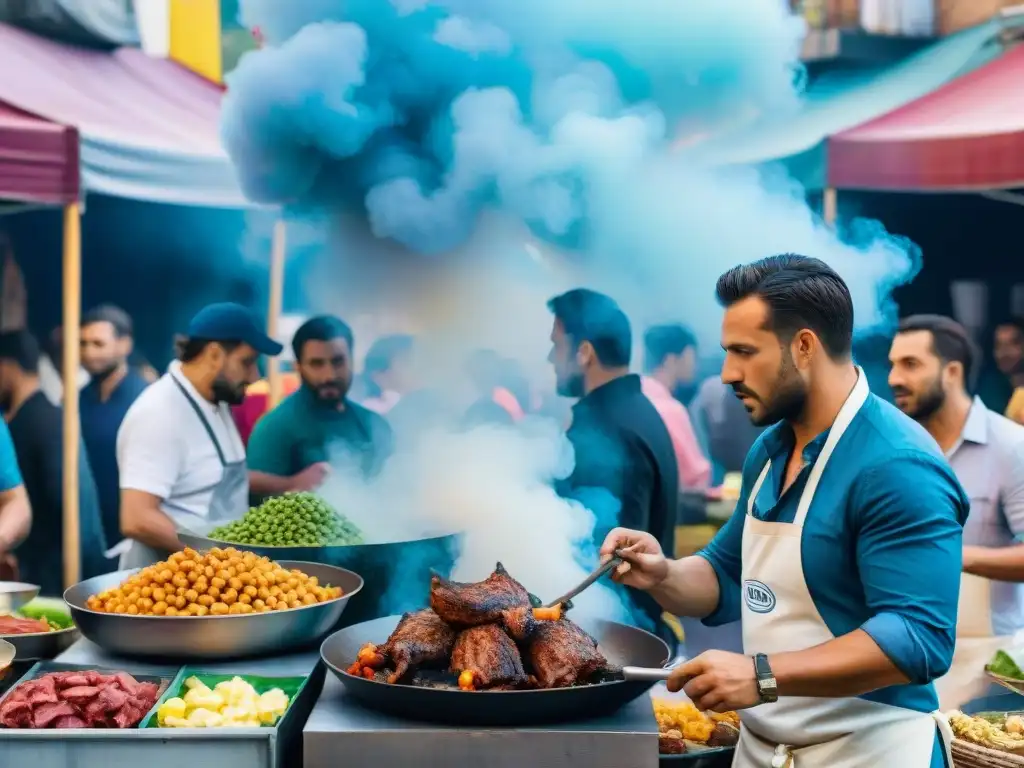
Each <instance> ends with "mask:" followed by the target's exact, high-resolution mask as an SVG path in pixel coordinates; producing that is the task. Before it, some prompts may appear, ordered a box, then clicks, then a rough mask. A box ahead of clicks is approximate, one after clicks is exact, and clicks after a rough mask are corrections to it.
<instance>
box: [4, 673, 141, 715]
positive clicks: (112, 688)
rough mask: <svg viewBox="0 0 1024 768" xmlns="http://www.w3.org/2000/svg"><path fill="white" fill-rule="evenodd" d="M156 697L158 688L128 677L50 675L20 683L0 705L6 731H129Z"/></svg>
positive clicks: (95, 674) (126, 675)
mask: <svg viewBox="0 0 1024 768" xmlns="http://www.w3.org/2000/svg"><path fill="white" fill-rule="evenodd" d="M159 696H160V686H158V685H156V684H155V683H146V682H139V681H138V680H136V679H135V678H134V677H132V676H131V675H129V674H127V673H126V672H117V673H115V674H112V675H104V674H102V673H100V672H96V671H94V670H90V671H87V672H51V673H49V674H46V675H43V676H42V677H38V678H35V679H33V680H28V681H26V682H24V683H21V684H20V685H18V686H17V687H15V688H14V689H13V690H11V692H10V693H8V694H7V697H6V698H5V699H4V700H3V703H2V704H0V725H3V726H5V727H7V728H131V727H133V726H135V725H138V723H139V721H140V720H142V718H143V717H144V716H145V715H146V713H147V712H148V711H149V710H150V709H152V708H153V705H154V704H156V700H157V699H158V698H159Z"/></svg>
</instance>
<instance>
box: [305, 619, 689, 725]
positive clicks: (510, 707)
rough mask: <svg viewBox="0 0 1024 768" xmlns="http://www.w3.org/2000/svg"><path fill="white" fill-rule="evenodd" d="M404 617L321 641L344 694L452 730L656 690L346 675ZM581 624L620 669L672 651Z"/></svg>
mask: <svg viewBox="0 0 1024 768" xmlns="http://www.w3.org/2000/svg"><path fill="white" fill-rule="evenodd" d="M400 620H401V616H388V617H386V618H383V619H376V620H374V621H367V622H364V623H362V624H356V625H355V626H352V627H347V628H345V629H342V630H339V631H338V632H335V633H334V634H333V635H331V636H330V637H329V638H327V639H326V640H325V641H324V644H323V646H322V647H321V649H320V655H321V656H322V657H323V660H324V663H326V664H327V666H328V668H329V669H330V670H331V671H332V672H333V673H334V674H335V675H336V676H337V677H338V679H339V680H340V681H341V682H342V684H343V685H344V686H345V688H346V690H347V692H348V693H349V694H351V696H352V697H353V698H354V699H357V700H358V701H359V702H360V703H361V704H363V705H365V706H368V707H372V708H374V709H378V710H380V711H383V712H386V713H388V714H391V715H396V716H398V717H404V718H408V719H410V720H420V721H429V722H441V723H449V724H453V725H495V726H517V725H538V724H542V723H551V722H564V721H567V720H577V719H584V718H590V717H597V716H600V715H606V714H609V713H611V712H615V711H616V710H618V709H620V708H621V707H623V706H625V705H626V704H628V703H629V702H631V701H633V699H635V698H637V697H638V696H641V695H643V694H644V693H646V692H647V691H648V690H650V688H651V687H652V686H653V685H654V683H653V681H652V682H641V681H635V680H630V681H626V680H614V681H609V682H603V683H597V684H594V685H581V686H573V687H570V688H558V689H555V690H532V691H529V690H528V691H474V692H466V691H459V690H451V689H447V688H428V687H419V686H411V685H391V684H388V683H383V682H377V681H375V680H366V679H364V678H361V677H356V676H354V675H350V674H348V673H347V672H346V671H345V670H346V669H347V668H348V667H349V666H350V665H351V664H352V662H353V661H354V660H355V658H356V654H357V653H358V652H359V649H360V648H361V647H362V646H363V645H365V644H366V643H376V644H383V642H384V641H385V640H386V639H387V637H388V635H390V634H391V632H392V631H393V630H394V629H395V627H396V626H397V625H398V622H399V621H400ZM579 624H580V626H581V627H583V629H585V630H586V631H587V632H589V633H590V634H591V635H592V636H593V637H594V639H595V640H597V643H598V648H599V649H600V650H601V652H602V653H603V654H604V655H605V657H606V658H607V659H608V661H609V662H611V663H612V664H613V665H616V666H627V665H630V666H642V667H660V666H663V665H664V664H665V663H666V662H667V661H668V658H669V650H668V646H667V645H665V643H664V642H663V641H662V640H660V639H659V638H657V637H655V636H654V635H652V634H650V633H649V632H645V631H644V630H642V629H637V628H636V627H630V626H626V625H625V624H617V623H615V622H611V621H603V620H597V621H583V620H581V621H580V622H579Z"/></svg>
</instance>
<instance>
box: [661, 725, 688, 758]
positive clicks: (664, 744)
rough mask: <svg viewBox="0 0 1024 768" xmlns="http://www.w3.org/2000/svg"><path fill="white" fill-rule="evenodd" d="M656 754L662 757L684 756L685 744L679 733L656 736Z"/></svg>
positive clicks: (670, 732) (673, 732) (672, 732)
mask: <svg viewBox="0 0 1024 768" xmlns="http://www.w3.org/2000/svg"><path fill="white" fill-rule="evenodd" d="M658 752H660V753H661V754H663V755H685V754H686V742H685V741H684V740H683V734H682V733H681V732H679V731H669V732H668V733H662V734H659V735H658Z"/></svg>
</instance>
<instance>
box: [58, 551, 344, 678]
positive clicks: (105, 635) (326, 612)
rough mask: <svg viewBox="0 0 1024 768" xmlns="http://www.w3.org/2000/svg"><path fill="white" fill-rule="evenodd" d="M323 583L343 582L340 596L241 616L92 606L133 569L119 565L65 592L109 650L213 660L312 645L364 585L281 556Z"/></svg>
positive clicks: (85, 626) (85, 630) (83, 625)
mask: <svg viewBox="0 0 1024 768" xmlns="http://www.w3.org/2000/svg"><path fill="white" fill-rule="evenodd" d="M278 563H279V564H280V565H281V566H282V567H284V568H298V569H300V570H301V571H303V572H304V573H306V574H308V575H310V576H316V577H317V578H318V579H319V580H320V583H321V584H331V585H333V586H340V587H341V588H342V590H343V594H342V596H341V597H340V598H338V599H337V600H331V601H329V602H326V603H318V604H316V605H307V606H303V607H302V608H293V609H290V610H287V611H271V612H269V613H249V614H244V615H237V616H129V615H126V614H111V613H101V612H99V611H93V610H90V609H89V608H87V607H86V605H85V604H86V600H88V598H89V597H90V596H92V595H95V594H97V593H99V592H102V591H104V590H105V589H110V588H111V587H115V586H117V585H118V584H120V583H122V582H123V581H124V580H125V579H126V578H127V577H128V576H130V575H131V574H132V573H135V571H134V570H131V571H118V572H116V573H108V574H106V575H104V576H96V577H95V578H92V579H87V580H86V581H83V582H81V583H80V584H76V585H75V586H73V587H71V588H70V589H68V590H67V591H66V592H65V593H64V600H65V602H67V604H68V607H69V608H70V609H71V618H72V619H74V621H75V624H76V625H77V626H78V629H79V630H80V631H81V633H82V635H83V636H85V637H87V638H88V639H89V640H92V641H93V642H94V643H96V645H98V646H100V647H101V648H103V649H104V650H106V651H110V652H112V653H116V654H120V655H122V656H126V657H129V658H131V657H143V658H162V659H188V660H202V661H210V660H217V659H237V658H247V657H252V656H262V655H268V654H277V653H284V652H288V651H295V650H299V649H301V648H304V647H306V646H313V645H315V644H316V643H317V641H319V640H320V639H321V638H323V637H324V635H326V634H327V633H328V632H330V631H331V629H332V628H333V627H334V626H335V625H336V624H337V623H338V620H339V619H340V618H341V615H342V613H343V612H344V610H345V606H346V605H348V601H349V600H350V599H351V598H352V596H353V595H356V594H357V593H358V592H359V590H361V589H362V587H363V579H362V577H361V576H359V575H358V574H356V573H353V572H352V571H349V570H347V569H345V568H337V567H335V566H331V565H322V564H320V563H307V562H296V561H289V560H279V561H278Z"/></svg>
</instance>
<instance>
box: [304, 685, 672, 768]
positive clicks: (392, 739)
mask: <svg viewBox="0 0 1024 768" xmlns="http://www.w3.org/2000/svg"><path fill="white" fill-rule="evenodd" d="M657 733H658V729H657V725H656V724H655V722H654V713H653V710H652V709H651V700H650V698H649V697H647V696H642V697H641V698H639V699H637V700H636V701H634V702H633V703H632V704H631V705H629V706H628V707H626V708H625V709H623V710H620V711H619V712H618V713H617V714H615V715H613V716H610V717H607V718H602V719H597V720H589V721H584V722H580V723H566V724H562V725H553V726H545V727H539V728H508V729H499V728H473V729H465V728H457V727H453V726H444V725H433V724H429V723H417V722H412V721H408V720H399V719H397V718H393V717H390V716H388V715H384V714H381V713H378V712H375V711H373V710H370V709H365V708H364V707H362V706H360V705H359V704H357V703H355V702H354V701H352V700H351V699H350V698H349V697H348V696H346V695H345V688H344V686H342V684H341V683H340V682H339V681H338V680H337V679H336V678H334V677H333V676H331V675H328V677H327V681H326V682H325V683H324V690H323V693H322V694H321V695H320V700H319V701H318V702H317V703H316V706H314V707H313V712H312V713H311V714H310V716H309V720H307V721H306V727H305V729H304V731H303V745H304V746H303V753H304V760H305V762H304V768H336V767H337V766H343V767H344V768H399V767H401V768H407V766H413V765H415V766H417V768H449V767H450V766H462V765H465V766H484V765H486V766H488V768H513V767H514V768H523V766H527V765H542V766H544V767H545V768H577V766H579V767H580V768H582V767H583V766H585V767H586V768H656V766H657V765H658V736H657Z"/></svg>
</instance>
